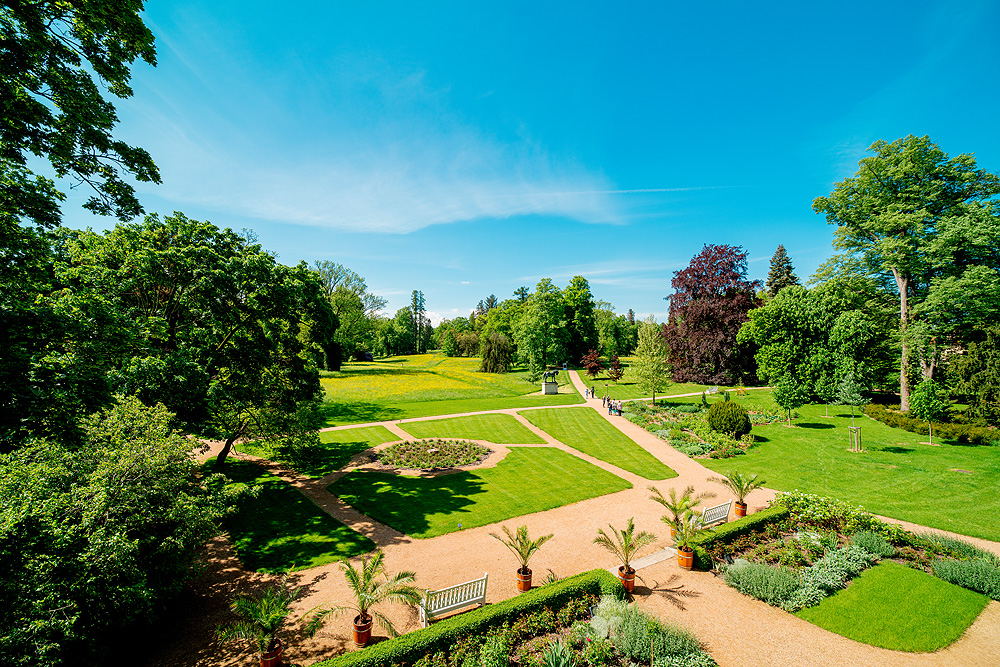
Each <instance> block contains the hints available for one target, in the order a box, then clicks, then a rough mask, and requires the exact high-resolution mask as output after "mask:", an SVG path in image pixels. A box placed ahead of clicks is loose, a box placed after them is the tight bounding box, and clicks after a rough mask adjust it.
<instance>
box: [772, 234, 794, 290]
mask: <svg viewBox="0 0 1000 667" xmlns="http://www.w3.org/2000/svg"><path fill="white" fill-rule="evenodd" d="M798 284H799V277H798V276H796V275H795V267H794V266H792V260H790V259H789V258H788V253H787V252H785V246H783V245H780V244H779V245H778V249H777V250H775V251H774V255H773V256H772V257H771V270H770V271H768V273H767V293H768V294H770V295H771V296H774V295H775V294H777V293H778V292H780V291H781V290H782V289H784V288H786V287H788V286H789V285H798Z"/></svg>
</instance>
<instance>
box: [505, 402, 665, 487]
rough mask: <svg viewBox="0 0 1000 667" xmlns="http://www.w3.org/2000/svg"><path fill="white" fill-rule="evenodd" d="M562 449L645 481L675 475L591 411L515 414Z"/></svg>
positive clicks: (542, 411) (582, 409) (548, 411)
mask: <svg viewBox="0 0 1000 667" xmlns="http://www.w3.org/2000/svg"><path fill="white" fill-rule="evenodd" d="M518 414H520V415H521V416H522V417H524V418H525V419H527V420H528V421H530V422H531V423H532V424H534V425H535V426H537V427H538V428H540V429H542V430H543V431H545V432H546V433H548V434H549V435H551V436H552V437H553V438H555V439H556V440H558V441H560V442H561V443H563V444H564V445H569V446H570V447H572V448H573V449H577V450H579V451H581V452H584V453H585V454H590V455H591V456H593V457H594V458H597V459H600V460H602V461H605V462H607V463H610V464H612V465H616V466H618V467H619V468H621V469H622V470H628V471H629V472H631V473H634V474H636V475H639V476H640V477H644V478H646V479H670V478H671V477H676V476H677V473H676V472H674V471H673V470H672V469H671V468H669V467H668V466H666V465H665V464H663V463H662V462H661V461H660V460H659V459H657V458H656V457H655V456H653V455H652V454H650V453H649V452H647V451H646V450H645V449H643V448H642V447H640V446H639V445H638V444H636V443H635V442H634V441H633V440H632V439H631V438H629V437H628V436H627V435H625V434H624V433H622V432H621V431H619V430H618V429H616V428H615V427H614V426H612V425H611V424H609V423H608V421H607V420H606V419H604V418H603V417H602V416H601V415H599V414H597V413H596V412H595V411H594V410H592V409H591V408H580V409H568V408H567V409H565V410H527V411H525V412H520V413H518Z"/></svg>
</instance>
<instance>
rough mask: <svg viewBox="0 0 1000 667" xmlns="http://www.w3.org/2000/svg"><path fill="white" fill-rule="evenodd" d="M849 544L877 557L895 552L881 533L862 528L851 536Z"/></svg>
mask: <svg viewBox="0 0 1000 667" xmlns="http://www.w3.org/2000/svg"><path fill="white" fill-rule="evenodd" d="M851 544H856V545H858V546H859V547H861V548H862V549H864V550H865V551H867V552H868V553H870V554H873V555H875V556H878V557H879V558H888V557H890V556H892V555H893V554H894V553H896V549H895V548H894V547H893V546H892V545H891V544H889V542H888V541H886V539H885V536H884V535H882V534H881V533H873V532H871V531H868V530H862V531H860V532H857V533H854V535H853V536H851Z"/></svg>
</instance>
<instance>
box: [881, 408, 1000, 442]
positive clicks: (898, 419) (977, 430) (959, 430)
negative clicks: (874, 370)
mask: <svg viewBox="0 0 1000 667" xmlns="http://www.w3.org/2000/svg"><path fill="white" fill-rule="evenodd" d="M896 407H899V406H896ZM864 413H865V414H866V415H868V416H869V417H871V418H872V419H874V420H875V421H878V422H882V423H883V424H885V425H886V426H892V427H893V428H901V429H903V430H904V431H909V432H910V433H920V434H921V435H924V434H926V433H927V422H925V421H921V420H919V419H914V418H913V417H911V416H909V415H907V414H903V413H902V412H895V411H893V410H888V409H886V407H885V406H884V405H879V404H878V403H871V404H869V405H866V406H865V409H864ZM934 435H935V437H939V438H941V439H942V440H957V441H958V442H961V443H968V444H972V445H996V444H998V443H997V441H998V440H1000V432H998V431H997V430H996V429H994V428H990V427H988V426H972V425H971V424H946V423H944V422H934Z"/></svg>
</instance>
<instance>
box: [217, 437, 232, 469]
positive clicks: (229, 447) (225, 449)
mask: <svg viewBox="0 0 1000 667" xmlns="http://www.w3.org/2000/svg"><path fill="white" fill-rule="evenodd" d="M236 437H237V436H236V435H231V436H229V439H227V440H226V444H225V446H223V448H222V451H221V452H219V455H218V456H216V457H215V465H217V466H221V465H222V464H224V463H225V462H226V457H227V456H229V452H230V451H231V450H232V448H233V443H234V442H236Z"/></svg>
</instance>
